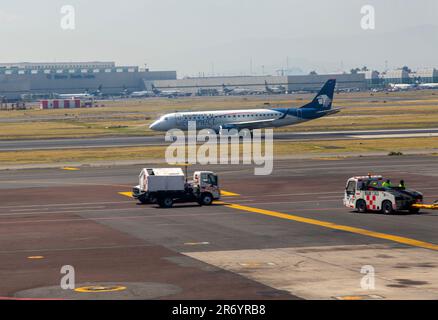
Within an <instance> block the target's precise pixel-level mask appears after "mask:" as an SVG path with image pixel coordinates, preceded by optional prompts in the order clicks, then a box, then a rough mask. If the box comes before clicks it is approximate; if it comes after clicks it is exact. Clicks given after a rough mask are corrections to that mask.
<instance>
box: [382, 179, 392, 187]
mask: <svg viewBox="0 0 438 320" xmlns="http://www.w3.org/2000/svg"><path fill="white" fill-rule="evenodd" d="M382 187H383V188H392V184H391V180H389V179H388V180H386V181H385V182H383V183H382Z"/></svg>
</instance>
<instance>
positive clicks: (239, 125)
mask: <svg viewBox="0 0 438 320" xmlns="http://www.w3.org/2000/svg"><path fill="white" fill-rule="evenodd" d="M274 120H276V119H263V120H253V121H242V122H233V123H228V124H227V125H226V126H227V127H230V128H235V129H245V128H246V129H255V128H263V127H264V126H266V125H269V124H270V123H272V122H273V121H274Z"/></svg>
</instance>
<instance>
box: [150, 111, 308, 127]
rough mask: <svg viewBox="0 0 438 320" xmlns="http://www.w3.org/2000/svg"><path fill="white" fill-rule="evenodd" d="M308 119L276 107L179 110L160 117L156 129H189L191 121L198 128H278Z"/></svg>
mask: <svg viewBox="0 0 438 320" xmlns="http://www.w3.org/2000/svg"><path fill="white" fill-rule="evenodd" d="M309 120H310V119H309ZM304 121H306V119H305V118H300V117H298V116H294V115H289V114H285V113H284V112H281V111H277V110H274V109H245V110H233V111H230V110H226V111H205V112H178V113H171V114H167V115H166V116H164V117H162V118H161V119H160V122H159V123H157V124H156V125H155V127H154V130H158V131H167V130H170V129H181V130H187V129H188V124H189V122H192V123H196V129H198V130H202V129H212V130H216V131H217V130H219V129H220V128H221V127H227V126H228V125H232V124H234V123H236V122H248V123H254V125H252V126H251V127H252V128H276V127H283V126H288V125H292V124H296V123H300V122H304Z"/></svg>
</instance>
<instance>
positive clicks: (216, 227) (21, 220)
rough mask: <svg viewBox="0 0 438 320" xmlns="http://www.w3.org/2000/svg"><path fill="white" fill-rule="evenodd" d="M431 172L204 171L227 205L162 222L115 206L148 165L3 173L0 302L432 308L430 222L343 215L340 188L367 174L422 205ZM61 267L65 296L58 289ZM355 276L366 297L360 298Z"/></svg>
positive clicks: (433, 221)
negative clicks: (272, 302)
mask: <svg viewBox="0 0 438 320" xmlns="http://www.w3.org/2000/svg"><path fill="white" fill-rule="evenodd" d="M437 159H438V158H437V157H434V156H401V157H386V156H385V157H360V158H359V157H358V158H348V159H338V160H306V161H302V160H279V161H276V162H275V166H274V172H273V174H272V175H270V176H254V170H253V167H251V166H243V165H242V166H237V165H229V166H225V165H221V166H211V167H208V168H207V169H208V170H214V171H216V172H217V173H218V174H219V177H220V183H221V187H222V188H223V189H224V190H225V191H228V192H227V193H225V196H224V197H223V199H222V201H223V202H221V203H217V204H215V205H213V206H210V207H200V206H198V205H196V204H191V203H189V204H176V205H175V207H174V208H171V209H160V208H157V207H156V206H154V205H139V204H137V203H136V201H135V200H134V199H131V198H129V197H127V196H126V195H124V194H121V193H124V192H129V191H130V189H131V187H132V186H133V185H135V184H137V179H138V178H137V176H138V173H139V172H140V169H141V168H142V167H146V166H148V164H147V163H145V164H144V165H135V166H118V167H81V168H78V170H69V171H66V170H62V169H28V170H7V171H0V209H1V210H0V243H1V245H0V270H1V272H0V296H1V297H3V298H7V299H27V298H32V299H35V298H37V299H47V298H49V299H53V298H56V299H419V298H424V299H437V298H438V272H437V268H438V254H437V251H438V232H437V230H438V212H436V211H427V210H426V211H422V212H421V213H420V214H415V215H411V214H407V213H399V214H395V215H383V214H380V213H368V214H358V213H356V212H352V211H351V210H349V209H348V208H345V207H343V205H342V197H343V190H344V187H345V182H346V180H347V179H348V178H349V177H351V176H353V175H365V174H367V173H369V172H371V173H374V174H383V175H385V176H388V177H390V178H391V179H392V180H393V181H398V179H404V180H405V181H406V183H407V185H408V187H409V188H413V189H416V190H419V191H421V192H423V193H424V197H425V202H426V203H430V202H433V201H434V200H436V199H438V160H437ZM195 169H202V168H201V167H199V166H194V167H190V168H189V172H193V170H195ZM204 169H205V168H204ZM66 265H69V266H72V267H73V268H74V270H75V283H76V290H69V289H68V290H64V289H62V288H61V287H60V282H61V279H62V277H63V276H64V274H61V268H62V267H63V266H66ZM364 268H365V269H364ZM370 268H372V269H370ZM364 270H365V271H367V270H373V272H374V273H373V276H374V277H375V281H374V282H367V283H368V284H370V283H371V284H374V287H373V286H371V287H370V286H368V287H366V286H365V287H364V285H363V277H364V276H366V275H367V272H364ZM84 288H85V289H84Z"/></svg>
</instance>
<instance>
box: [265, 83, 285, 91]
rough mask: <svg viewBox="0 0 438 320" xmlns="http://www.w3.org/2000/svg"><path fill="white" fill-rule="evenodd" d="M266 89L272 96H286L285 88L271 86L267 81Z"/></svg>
mask: <svg viewBox="0 0 438 320" xmlns="http://www.w3.org/2000/svg"><path fill="white" fill-rule="evenodd" d="M265 89H266V92H267V93H270V94H285V93H286V88H285V87H284V86H281V85H280V86H269V85H268V81H266V80H265Z"/></svg>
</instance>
